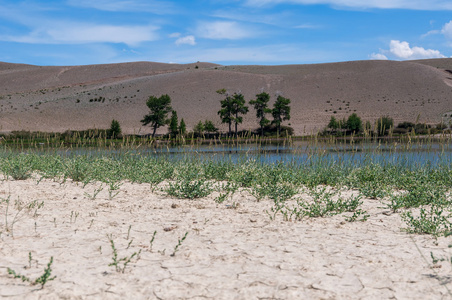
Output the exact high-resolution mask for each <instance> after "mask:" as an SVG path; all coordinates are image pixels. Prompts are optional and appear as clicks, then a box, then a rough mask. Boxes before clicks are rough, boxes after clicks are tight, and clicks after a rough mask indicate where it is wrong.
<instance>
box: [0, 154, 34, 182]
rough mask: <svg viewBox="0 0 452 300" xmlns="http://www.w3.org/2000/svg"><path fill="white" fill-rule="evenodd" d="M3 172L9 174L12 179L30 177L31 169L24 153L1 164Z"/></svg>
mask: <svg viewBox="0 0 452 300" xmlns="http://www.w3.org/2000/svg"><path fill="white" fill-rule="evenodd" d="M3 172H4V173H5V175H6V176H11V177H12V178H13V179H14V180H25V179H28V178H30V177H31V172H32V169H31V166H30V162H29V158H28V157H27V156H26V155H25V154H20V155H18V156H17V157H15V158H14V159H11V160H10V161H9V163H8V164H5V165H4V166H3Z"/></svg>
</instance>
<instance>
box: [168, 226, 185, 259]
mask: <svg viewBox="0 0 452 300" xmlns="http://www.w3.org/2000/svg"><path fill="white" fill-rule="evenodd" d="M187 235H188V231H187V232H186V233H185V235H184V236H183V237H182V238H181V239H179V240H178V242H177V245H176V246H175V247H174V251H173V253H172V254H171V256H176V252H177V251H179V247H180V246H181V245H182V243H183V242H184V241H185V239H186V238H187Z"/></svg>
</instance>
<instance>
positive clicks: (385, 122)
mask: <svg viewBox="0 0 452 300" xmlns="http://www.w3.org/2000/svg"><path fill="white" fill-rule="evenodd" d="M393 127H394V120H393V119H392V118H390V117H388V116H384V117H381V118H379V119H378V120H377V134H378V135H379V136H382V135H385V134H387V133H388V132H389V130H391V129H392V128H393Z"/></svg>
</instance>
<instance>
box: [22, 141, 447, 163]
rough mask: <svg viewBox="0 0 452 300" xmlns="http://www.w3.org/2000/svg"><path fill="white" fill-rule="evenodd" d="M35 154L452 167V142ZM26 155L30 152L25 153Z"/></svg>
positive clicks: (60, 151) (173, 148)
mask: <svg viewBox="0 0 452 300" xmlns="http://www.w3.org/2000/svg"><path fill="white" fill-rule="evenodd" d="M29 151H31V152H33V153H36V152H38V153H42V154H45V153H56V154H58V155H62V156H66V157H70V156H77V155H87V156H110V157H115V156H117V157H119V156H122V155H144V156H155V157H159V158H167V159H170V160H178V159H186V158H197V159H201V160H228V161H233V162H237V161H243V160H250V159H251V160H256V161H259V162H262V163H270V164H273V163H291V164H293V163H295V164H303V163H306V162H307V161H311V162H312V161H316V160H322V161H325V162H327V163H341V164H342V163H349V164H353V165H360V164H363V163H366V162H369V161H371V162H373V163H379V164H403V165H406V166H423V165H431V166H437V165H439V164H441V165H451V164H452V144H451V143H434V142H433V143H432V142H429V143H415V144H406V143H387V144H379V143H356V144H355V143H342V144H337V145H330V144H326V143H313V142H294V143H293V144H292V145H290V146H287V145H257V144H239V145H209V146H206V145H197V146H177V147H161V148H151V147H139V148H134V149H122V148H121V149H112V148H68V149H41V150H37V149H33V150H29ZM24 152H27V151H26V150H25V151H24Z"/></svg>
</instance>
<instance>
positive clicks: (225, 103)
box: [217, 89, 234, 135]
mask: <svg viewBox="0 0 452 300" xmlns="http://www.w3.org/2000/svg"><path fill="white" fill-rule="evenodd" d="M217 93H218V94H220V95H226V97H225V98H224V100H221V102H220V103H221V109H220V110H219V111H218V115H220V118H221V123H226V124H228V127H229V129H228V135H231V132H232V129H231V126H232V120H233V118H234V114H233V111H232V97H231V96H230V95H229V94H228V93H227V92H226V90H225V89H221V90H218V91H217Z"/></svg>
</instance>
